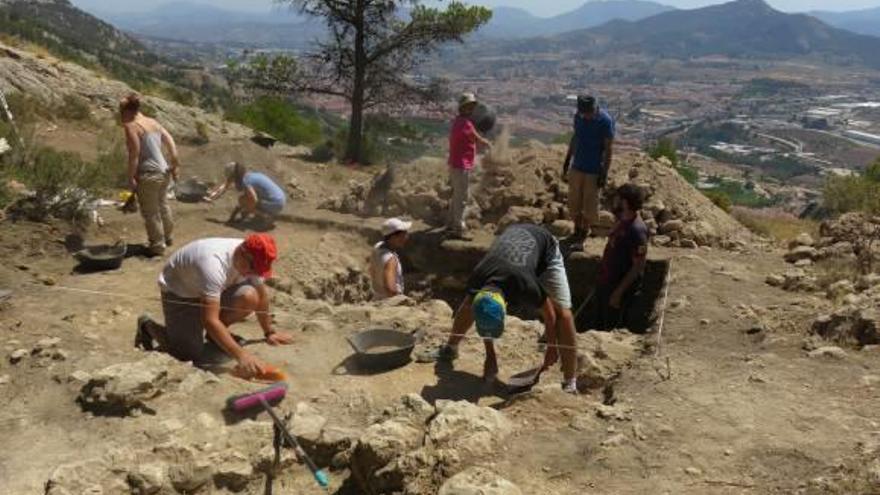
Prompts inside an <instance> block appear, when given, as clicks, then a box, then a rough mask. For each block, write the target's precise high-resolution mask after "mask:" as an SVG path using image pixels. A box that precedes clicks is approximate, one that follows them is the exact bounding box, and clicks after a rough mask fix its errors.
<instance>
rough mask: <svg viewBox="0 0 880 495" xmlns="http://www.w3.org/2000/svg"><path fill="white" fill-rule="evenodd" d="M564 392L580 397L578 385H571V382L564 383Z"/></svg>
mask: <svg viewBox="0 0 880 495" xmlns="http://www.w3.org/2000/svg"><path fill="white" fill-rule="evenodd" d="M562 391H563V392H565V393H566V394H572V395H578V394H579V393H580V392H578V388H577V383H571V382H569V383H565V382H563V383H562Z"/></svg>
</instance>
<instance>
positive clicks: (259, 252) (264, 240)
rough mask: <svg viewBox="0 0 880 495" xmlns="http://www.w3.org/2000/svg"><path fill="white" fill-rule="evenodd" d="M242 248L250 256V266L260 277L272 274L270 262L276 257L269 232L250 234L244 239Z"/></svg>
mask: <svg viewBox="0 0 880 495" xmlns="http://www.w3.org/2000/svg"><path fill="white" fill-rule="evenodd" d="M243 245H244V249H245V251H247V252H248V254H249V255H250V256H251V266H252V267H253V269H254V271H255V272H257V275H259V276H260V277H262V278H269V277H271V276H272V262H274V261H275V260H276V259H277V258H278V249H277V248H276V247H275V239H273V238H272V236H271V235H269V234H251V235H249V236H247V237H246V238H245V239H244V243H243Z"/></svg>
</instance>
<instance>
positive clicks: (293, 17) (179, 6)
mask: <svg viewBox="0 0 880 495" xmlns="http://www.w3.org/2000/svg"><path fill="white" fill-rule="evenodd" d="M669 10H672V7H668V6H665V5H661V4H659V3H655V2H650V1H646V0H590V1H588V2H587V3H585V4H584V5H582V6H581V7H579V8H577V9H575V10H573V11H571V12H566V13H564V14H560V15H557V16H554V17H550V18H542V17H536V16H534V15H532V14H530V13H528V12H526V11H525V10H522V9H516V8H511V7H498V8H495V9H493V17H492V20H491V21H490V22H489V24H488V25H486V26H485V27H483V28H482V29H480V31H479V32H478V33H477V36H478V37H479V38H483V39H485V38H490V39H510V38H528V37H533V36H552V35H555V34H560V33H564V32H566V31H572V30H575V29H585V28H590V27H595V26H599V25H601V24H604V23H606V22H608V21H611V20H614V19H623V20H639V19H644V18H646V17H650V16H652V15H656V14H659V13H661V12H666V11H669ZM97 14H98V15H99V16H100V17H102V18H103V19H105V20H107V21H108V22H110V23H112V24H114V25H116V26H118V27H120V28H121V29H124V30H126V31H129V32H132V33H136V34H138V35H142V36H147V37H152V38H162V39H176V40H183V41H191V42H196V43H231V44H251V45H254V46H272V47H278V48H303V47H305V46H307V45H308V44H309V43H310V42H311V41H313V40H314V39H315V38H317V37H319V36H320V35H321V34H323V32H324V29H323V28H324V25H323V23H321V22H309V21H308V20H307V19H303V18H302V17H300V16H299V15H297V13H295V12H291V11H285V10H278V11H275V12H267V13H265V14H257V13H246V12H235V11H230V10H225V9H222V8H218V7H214V6H211V5H207V4H203V3H197V2H188V1H176V2H171V3H165V4H160V5H159V6H157V7H155V8H153V9H152V10H150V11H148V12H143V13H132V14H128V13H101V12H98V13H97Z"/></svg>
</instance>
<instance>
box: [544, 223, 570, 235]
mask: <svg viewBox="0 0 880 495" xmlns="http://www.w3.org/2000/svg"><path fill="white" fill-rule="evenodd" d="M550 232H551V233H552V234H553V235H555V236H556V237H568V236H570V235H572V234H574V222H572V221H571V220H556V221H555V222H553V223H552V224H551V225H550Z"/></svg>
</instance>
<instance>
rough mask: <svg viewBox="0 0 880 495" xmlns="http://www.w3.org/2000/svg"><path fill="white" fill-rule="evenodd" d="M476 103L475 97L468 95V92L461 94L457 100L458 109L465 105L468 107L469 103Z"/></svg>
mask: <svg viewBox="0 0 880 495" xmlns="http://www.w3.org/2000/svg"><path fill="white" fill-rule="evenodd" d="M476 102H477V95H475V94H473V93H470V92H467V93H462V94H461V96H460V97H459V98H458V108H461V107H463V106H465V105H469V104H471V103H476Z"/></svg>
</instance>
